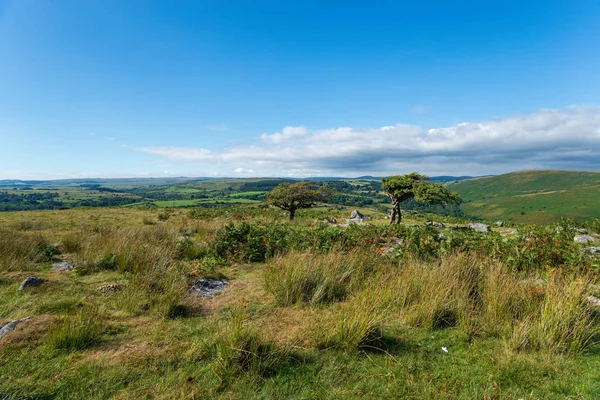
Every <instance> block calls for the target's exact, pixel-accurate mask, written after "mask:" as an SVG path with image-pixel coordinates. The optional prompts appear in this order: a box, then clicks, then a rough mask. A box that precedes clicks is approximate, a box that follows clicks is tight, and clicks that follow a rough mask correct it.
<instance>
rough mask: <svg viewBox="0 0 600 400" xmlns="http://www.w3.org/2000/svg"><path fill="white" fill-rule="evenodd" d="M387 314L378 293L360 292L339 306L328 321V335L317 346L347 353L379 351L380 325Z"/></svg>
mask: <svg viewBox="0 0 600 400" xmlns="http://www.w3.org/2000/svg"><path fill="white" fill-rule="evenodd" d="M388 311H389V308H388V307H386V306H385V305H384V297H383V296H381V293H380V292H379V291H378V290H376V289H375V288H368V289H365V290H362V291H361V292H359V293H357V294H356V295H355V296H353V297H352V298H351V299H350V300H349V301H347V302H346V303H344V304H342V305H340V309H339V312H338V313H336V314H335V316H334V317H333V319H332V321H331V322H330V323H331V324H333V326H332V327H331V328H330V330H331V331H330V333H329V335H330V336H329V337H326V338H325V340H324V341H323V342H322V343H321V344H320V345H321V346H325V347H336V348H339V349H342V350H344V351H349V352H355V351H358V350H361V349H367V348H378V347H379V341H380V339H381V326H382V323H383V322H384V320H385V317H386V316H387V314H388Z"/></svg>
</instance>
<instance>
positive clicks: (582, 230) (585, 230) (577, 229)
mask: <svg viewBox="0 0 600 400" xmlns="http://www.w3.org/2000/svg"><path fill="white" fill-rule="evenodd" d="M571 230H572V231H575V232H577V233H583V234H586V233H588V231H587V229H585V228H571Z"/></svg>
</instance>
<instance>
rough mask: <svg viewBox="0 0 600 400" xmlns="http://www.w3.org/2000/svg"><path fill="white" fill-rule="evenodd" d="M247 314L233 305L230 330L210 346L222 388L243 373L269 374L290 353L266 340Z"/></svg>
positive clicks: (265, 375) (264, 375) (227, 329)
mask: <svg viewBox="0 0 600 400" xmlns="http://www.w3.org/2000/svg"><path fill="white" fill-rule="evenodd" d="M246 318H247V317H246V313H245V310H244V309H243V308H241V307H238V308H235V309H233V310H232V313H231V321H230V324H229V325H228V327H227V328H226V332H227V334H226V335H224V336H221V337H219V338H218V339H217V340H216V341H215V342H214V343H213V344H212V346H209V347H210V348H209V351H210V352H212V353H213V354H214V361H213V372H214V373H215V375H216V376H217V377H218V379H219V381H220V386H219V390H223V389H225V388H226V387H227V386H228V385H229V384H230V383H231V381H232V380H233V379H234V378H235V377H236V376H238V375H239V374H241V373H249V374H253V375H256V376H260V377H267V376H269V375H270V374H273V373H274V372H275V368H276V367H277V366H278V365H280V364H282V363H283V362H285V360H286V359H287V357H288V355H289V350H287V349H281V348H278V347H276V346H275V345H274V344H272V343H269V342H266V341H265V340H263V339H262V338H261V336H260V335H259V334H258V333H257V332H255V331H254V330H252V329H251V328H250V327H249V326H248V325H247V322H246Z"/></svg>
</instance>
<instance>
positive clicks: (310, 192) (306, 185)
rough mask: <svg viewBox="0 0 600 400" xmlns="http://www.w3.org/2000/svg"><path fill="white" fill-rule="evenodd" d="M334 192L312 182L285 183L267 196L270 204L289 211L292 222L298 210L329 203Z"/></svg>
mask: <svg viewBox="0 0 600 400" xmlns="http://www.w3.org/2000/svg"><path fill="white" fill-rule="evenodd" d="M331 194H332V190H331V189H330V188H329V187H327V186H325V185H324V186H317V185H316V184H314V183H312V182H297V183H289V182H284V183H282V184H280V185H279V186H277V187H276V188H275V189H273V190H272V191H271V192H270V193H269V194H267V199H268V202H269V204H272V205H274V206H275V207H279V208H281V209H282V210H285V211H289V213H290V221H291V220H293V219H294V216H295V215H296V210H298V209H300V208H310V207H313V206H314V205H315V204H317V203H319V202H324V201H327V199H328V198H329V197H330V196H331Z"/></svg>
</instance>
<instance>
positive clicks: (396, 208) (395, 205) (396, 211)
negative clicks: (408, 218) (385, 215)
mask: <svg viewBox="0 0 600 400" xmlns="http://www.w3.org/2000/svg"><path fill="white" fill-rule="evenodd" d="M396 217H398V222H397V223H398V224H399V223H400V222H402V212H401V211H400V202H399V201H398V200H393V201H392V215H391V216H390V225H391V224H393V223H394V222H396Z"/></svg>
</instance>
